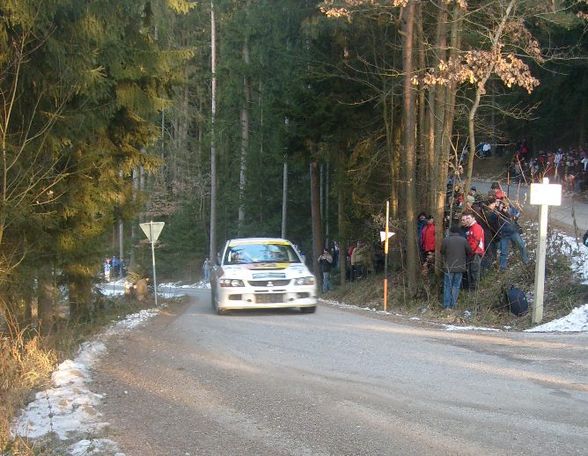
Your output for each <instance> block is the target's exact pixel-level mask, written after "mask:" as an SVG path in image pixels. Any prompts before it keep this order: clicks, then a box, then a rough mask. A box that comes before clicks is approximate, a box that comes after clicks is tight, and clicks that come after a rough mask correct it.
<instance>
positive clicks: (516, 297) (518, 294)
mask: <svg viewBox="0 0 588 456" xmlns="http://www.w3.org/2000/svg"><path fill="white" fill-rule="evenodd" d="M503 299H504V306H505V307H508V310H510V312H511V313H512V314H513V315H516V316H517V317H520V316H521V315H525V314H526V313H527V312H528V311H529V301H527V296H526V295H525V292H524V291H523V290H521V289H520V288H517V287H515V286H514V285H510V286H508V287H506V289H505V290H504V298H503Z"/></svg>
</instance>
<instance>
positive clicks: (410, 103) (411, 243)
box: [402, 0, 418, 290]
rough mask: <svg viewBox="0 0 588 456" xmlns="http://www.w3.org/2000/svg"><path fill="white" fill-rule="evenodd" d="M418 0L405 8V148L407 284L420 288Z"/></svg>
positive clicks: (403, 63) (410, 288)
mask: <svg viewBox="0 0 588 456" xmlns="http://www.w3.org/2000/svg"><path fill="white" fill-rule="evenodd" d="M414 22H415V2H414V0H409V2H408V4H407V5H406V7H405V8H404V11H403V23H402V33H403V37H402V39H403V44H402V60H403V62H402V66H403V70H404V84H403V95H404V105H403V108H404V118H405V121H404V151H405V163H404V165H405V183H406V184H405V185H406V211H405V218H406V267H407V271H406V272H407V286H408V288H409V290H415V289H416V285H417V283H416V278H417V269H418V261H417V260H418V250H417V249H418V246H417V239H416V229H415V226H416V225H415V161H416V160H415V159H416V153H415V149H416V148H415V94H414V90H413V87H412V77H413V71H414V62H413V58H414V57H413V42H414Z"/></svg>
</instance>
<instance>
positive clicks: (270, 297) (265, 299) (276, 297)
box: [255, 293, 284, 304]
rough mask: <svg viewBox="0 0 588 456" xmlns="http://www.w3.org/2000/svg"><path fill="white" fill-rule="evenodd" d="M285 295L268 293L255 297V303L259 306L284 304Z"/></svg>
mask: <svg viewBox="0 0 588 456" xmlns="http://www.w3.org/2000/svg"><path fill="white" fill-rule="evenodd" d="M283 300H284V295H283V294H282V293H268V294H258V295H255V302H256V303H257V304H270V303H273V302H282V301H283Z"/></svg>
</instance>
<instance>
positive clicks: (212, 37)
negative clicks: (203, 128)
mask: <svg viewBox="0 0 588 456" xmlns="http://www.w3.org/2000/svg"><path fill="white" fill-rule="evenodd" d="M210 54H211V56H210V60H211V70H212V89H211V92H212V94H211V95H212V96H211V112H210V123H211V132H210V137H211V139H210V246H209V252H208V255H209V258H210V261H211V262H212V264H216V140H215V128H214V127H215V122H216V21H215V18H214V0H211V1H210Z"/></svg>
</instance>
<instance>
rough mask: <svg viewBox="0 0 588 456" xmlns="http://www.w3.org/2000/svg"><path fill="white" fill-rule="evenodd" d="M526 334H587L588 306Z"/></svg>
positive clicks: (577, 308)
mask: <svg viewBox="0 0 588 456" xmlns="http://www.w3.org/2000/svg"><path fill="white" fill-rule="evenodd" d="M525 331H526V332H584V331H586V332H588V304H584V305H583V306H581V307H576V308H575V309H573V310H572V312H571V313H570V314H568V315H566V316H565V317H562V318H560V319H558V320H553V321H550V322H548V323H545V324H543V325H540V326H535V327H534V328H530V329H526V330H525Z"/></svg>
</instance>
